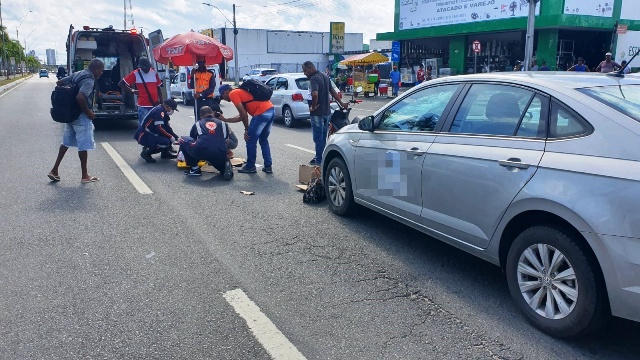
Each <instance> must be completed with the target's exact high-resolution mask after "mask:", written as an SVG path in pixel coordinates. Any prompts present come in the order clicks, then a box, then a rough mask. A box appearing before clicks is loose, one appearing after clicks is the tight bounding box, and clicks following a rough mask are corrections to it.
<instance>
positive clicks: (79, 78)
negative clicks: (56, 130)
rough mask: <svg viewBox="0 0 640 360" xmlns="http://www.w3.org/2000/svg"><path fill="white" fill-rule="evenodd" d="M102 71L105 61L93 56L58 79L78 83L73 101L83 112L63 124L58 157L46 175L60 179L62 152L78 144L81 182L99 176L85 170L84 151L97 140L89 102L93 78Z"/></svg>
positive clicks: (92, 91) (55, 179) (64, 152)
mask: <svg viewBox="0 0 640 360" xmlns="http://www.w3.org/2000/svg"><path fill="white" fill-rule="evenodd" d="M103 71H104V63H103V62H102V61H101V60H99V59H93V60H91V62H90V63H89V67H88V68H87V69H85V70H82V71H78V72H76V73H75V74H73V75H71V76H67V77H65V78H62V79H60V80H58V85H61V84H63V83H75V84H77V85H78V88H79V90H78V95H77V96H76V101H77V102H78V105H79V106H80V110H82V112H81V113H80V115H79V116H78V118H77V119H76V120H74V121H72V122H70V123H68V124H64V134H63V135H62V144H61V145H60V148H59V149H58V157H57V159H56V162H55V164H54V165H53V168H52V169H51V171H50V172H49V174H48V175H47V176H48V177H49V179H51V181H60V175H59V174H58V167H60V163H61V162H62V158H64V154H66V152H67V150H68V149H69V147H77V148H78V157H79V158H80V168H81V169H82V177H81V178H80V182H81V183H83V184H86V183H90V182H94V181H98V180H100V179H98V177H97V176H90V175H89V172H88V171H87V151H88V150H95V149H96V143H95V141H94V139H93V130H94V126H93V120H94V119H95V118H96V114H94V113H93V111H92V110H91V106H92V104H93V95H94V90H93V88H94V86H95V81H96V79H98V78H100V76H102V72H103Z"/></svg>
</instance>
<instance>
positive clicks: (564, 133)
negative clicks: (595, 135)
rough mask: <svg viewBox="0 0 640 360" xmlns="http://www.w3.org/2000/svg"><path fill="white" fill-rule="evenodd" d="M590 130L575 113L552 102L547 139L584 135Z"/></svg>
mask: <svg viewBox="0 0 640 360" xmlns="http://www.w3.org/2000/svg"><path fill="white" fill-rule="evenodd" d="M589 131H590V128H589V126H588V125H586V123H585V122H584V120H582V119H581V118H580V117H579V116H578V115H577V114H576V113H575V112H573V111H571V110H569V109H568V108H567V107H565V106H563V105H560V104H559V103H557V102H555V101H554V102H553V103H552V105H551V117H550V122H549V138H562V137H569V136H578V135H584V134H586V133H588V132H589Z"/></svg>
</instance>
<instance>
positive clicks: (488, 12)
mask: <svg viewBox="0 0 640 360" xmlns="http://www.w3.org/2000/svg"><path fill="white" fill-rule="evenodd" d="M528 12H529V1H528V0H509V1H503V2H500V1H497V0H428V1H415V0H413V1H407V0H396V7H395V31H394V32H391V33H381V34H377V40H386V41H398V42H400V56H399V60H400V61H399V62H398V63H399V66H400V68H401V69H402V73H403V78H405V79H407V80H408V79H409V78H410V74H415V71H416V70H417V68H418V66H419V65H420V64H423V65H425V66H427V64H432V65H435V66H434V70H435V71H434V74H436V75H438V76H444V75H456V74H468V73H474V72H494V71H500V72H503V71H513V69H514V65H515V63H516V61H518V60H520V61H523V60H524V49H525V43H526V26H527V15H528ZM536 14H537V16H536V24H535V25H536V27H535V28H536V30H535V36H534V59H535V60H536V61H537V65H538V66H541V65H542V63H543V62H545V63H546V64H547V65H548V66H549V67H550V68H551V70H565V69H567V68H568V67H569V66H571V65H572V64H575V62H576V60H577V58H578V57H583V58H584V59H585V63H586V64H587V65H588V66H589V67H591V68H593V69H595V67H597V65H598V64H599V63H600V61H602V60H604V54H605V53H607V52H609V51H611V52H613V53H614V58H616V59H617V60H619V61H620V60H622V58H624V57H625V56H626V57H627V58H629V57H630V56H629V55H632V54H631V53H630V52H629V49H630V48H633V46H629V45H627V43H629V42H631V43H633V41H635V40H632V39H636V38H638V37H640V36H635V32H636V31H640V1H638V0H610V1H609V2H603V1H601V0H541V1H540V2H539V3H538V6H537V7H536ZM616 23H618V25H619V26H618V31H617V32H616V31H615V29H616V27H615V26H616ZM627 32H628V33H629V35H628V36H627ZM638 34H640V33H638ZM619 37H620V38H622V39H627V40H624V43H625V44H624V46H625V51H624V54H622V51H616V43H617V42H618V40H619ZM474 42H477V43H479V46H478V45H476V47H475V50H479V51H478V52H477V53H476V51H474V46H473V43H474ZM638 47H640V44H638ZM632 66H633V67H640V60H636V61H634V62H633V63H632ZM403 81H404V82H408V81H406V80H404V79H403ZM414 81H415V79H414Z"/></svg>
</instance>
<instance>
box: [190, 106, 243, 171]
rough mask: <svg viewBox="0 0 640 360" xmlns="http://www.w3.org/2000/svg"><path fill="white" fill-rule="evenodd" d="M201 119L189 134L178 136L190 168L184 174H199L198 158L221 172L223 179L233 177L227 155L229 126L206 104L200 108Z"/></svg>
mask: <svg viewBox="0 0 640 360" xmlns="http://www.w3.org/2000/svg"><path fill="white" fill-rule="evenodd" d="M200 114H201V115H202V116H203V118H202V119H200V120H198V122H196V123H195V124H193V127H192V128H191V132H190V134H189V135H190V136H183V137H181V138H180V151H182V154H183V155H184V160H185V162H186V163H187V166H190V167H191V169H189V170H186V171H185V172H184V174H185V175H191V176H200V175H202V171H201V170H200V167H198V161H199V160H206V161H207V162H208V163H209V164H210V165H211V166H213V167H214V168H215V169H216V170H218V171H219V172H220V173H221V174H222V178H223V179H224V180H231V179H232V178H233V168H232V167H231V161H230V160H229V157H228V156H227V140H228V138H229V127H228V125H227V124H225V123H224V122H222V121H220V120H219V119H216V118H215V117H214V113H213V110H211V108H210V107H208V106H203V107H202V108H200Z"/></svg>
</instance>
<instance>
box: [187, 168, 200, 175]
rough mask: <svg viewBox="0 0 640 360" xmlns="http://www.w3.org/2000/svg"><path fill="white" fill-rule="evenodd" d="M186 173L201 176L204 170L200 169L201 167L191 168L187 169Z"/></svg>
mask: <svg viewBox="0 0 640 360" xmlns="http://www.w3.org/2000/svg"><path fill="white" fill-rule="evenodd" d="M184 174H185V175H189V176H200V175H202V170H200V168H197V169H189V170H185V171H184Z"/></svg>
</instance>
